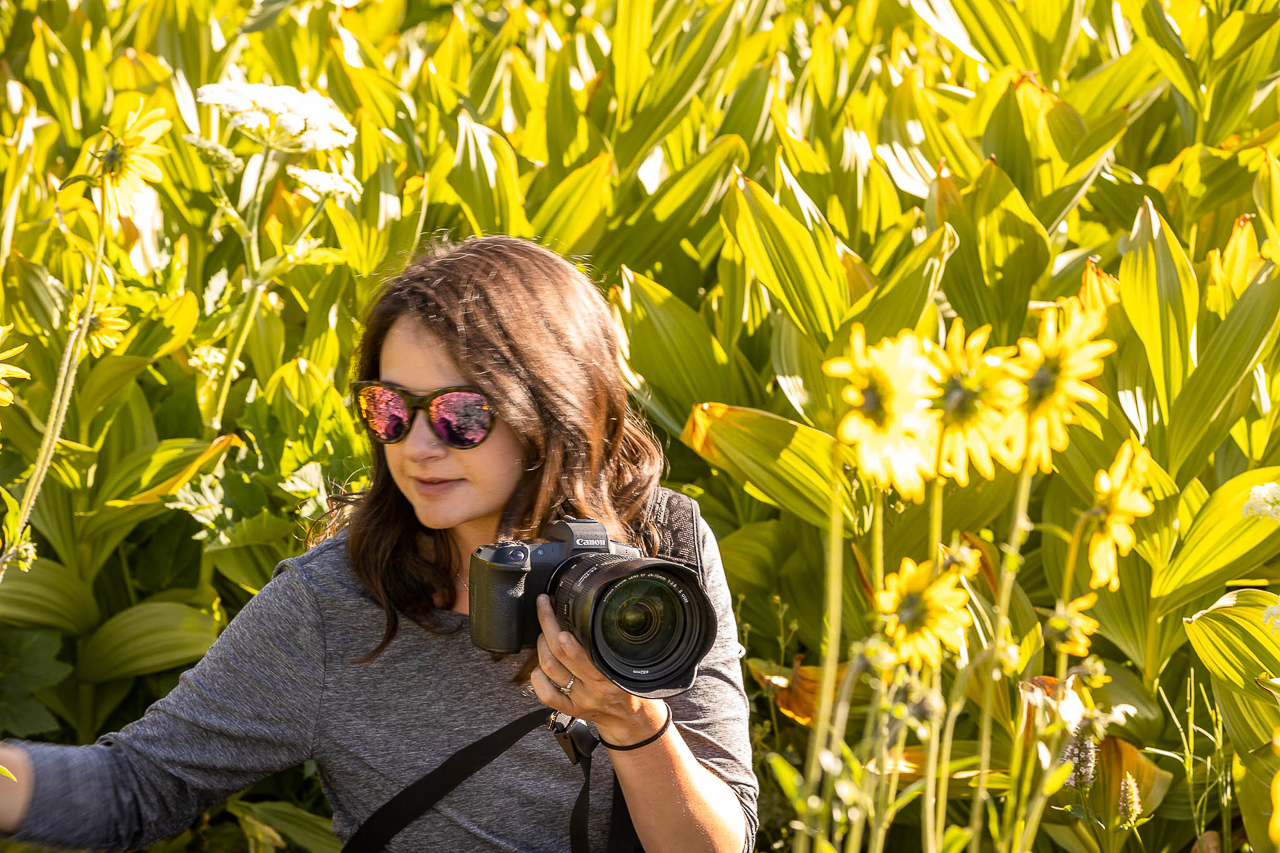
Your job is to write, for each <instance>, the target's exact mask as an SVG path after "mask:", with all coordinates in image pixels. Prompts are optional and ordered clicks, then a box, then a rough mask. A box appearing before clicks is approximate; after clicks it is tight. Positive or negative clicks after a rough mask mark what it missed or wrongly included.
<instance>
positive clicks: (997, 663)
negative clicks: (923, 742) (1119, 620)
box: [969, 465, 1034, 853]
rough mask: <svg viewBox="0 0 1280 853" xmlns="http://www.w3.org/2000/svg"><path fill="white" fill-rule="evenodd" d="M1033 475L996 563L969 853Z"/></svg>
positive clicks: (977, 837) (979, 817) (1021, 491)
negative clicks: (997, 581) (997, 578)
mask: <svg viewBox="0 0 1280 853" xmlns="http://www.w3.org/2000/svg"><path fill="white" fill-rule="evenodd" d="M1033 473H1034V472H1033V471H1032V469H1031V467H1030V465H1028V466H1027V467H1025V468H1023V470H1022V474H1021V475H1020V476H1019V478H1018V495H1017V498H1016V499H1015V502H1014V509H1013V523H1012V526H1011V529H1010V530H1009V542H1008V545H1007V546H1006V547H1005V552H1004V559H1003V560H1001V562H1000V593H999V602H998V603H997V605H996V629H995V634H994V635H993V636H992V638H991V647H990V648H988V649H987V650H986V656H987V658H988V660H989V662H990V666H991V674H990V677H989V678H987V679H986V680H985V681H984V683H983V685H982V715H981V723H980V734H979V746H978V749H979V752H978V787H977V788H976V789H975V790H974V792H973V806H972V808H971V810H970V814H969V831H970V833H971V834H970V836H969V853H979V850H980V849H981V846H982V835H981V833H980V832H979V830H980V829H981V828H982V821H983V816H984V814H985V813H986V801H987V773H988V771H989V770H990V767H991V705H992V704H993V699H994V693H995V686H996V682H997V681H999V680H1000V679H1001V677H1002V676H1003V671H1002V667H1003V660H1002V657H1003V649H1004V647H1005V644H1006V639H1005V635H1006V634H1008V633H1009V602H1010V601H1011V600H1012V599H1013V577H1014V575H1015V574H1017V570H1018V568H1019V565H1018V564H1019V563H1020V562H1021V550H1022V539H1023V536H1024V532H1025V531H1024V527H1025V526H1026V516H1027V504H1028V503H1030V501H1031V477H1032V474H1033Z"/></svg>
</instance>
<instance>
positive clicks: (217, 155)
mask: <svg viewBox="0 0 1280 853" xmlns="http://www.w3.org/2000/svg"><path fill="white" fill-rule="evenodd" d="M182 138H183V139H184V140H185V141H186V143H187V144H188V145H190V146H191V147H193V148H195V149H196V154H197V155H198V156H199V157H200V159H201V160H202V161H203V162H204V164H205V165H206V166H208V167H210V168H212V169H225V170H227V171H229V172H231V173H232V174H236V173H238V172H239V171H240V170H241V169H243V168H244V163H242V162H240V158H239V157H237V156H236V155H235V154H234V153H233V152H232V151H231V149H229V148H226V147H224V146H222V145H219V144H218V143H216V142H214V141H213V140H211V139H205V138H204V137H202V136H196V135H195V134H193V133H187V134H184V135H183V137H182Z"/></svg>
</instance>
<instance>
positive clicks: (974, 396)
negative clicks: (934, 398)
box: [942, 374, 978, 423]
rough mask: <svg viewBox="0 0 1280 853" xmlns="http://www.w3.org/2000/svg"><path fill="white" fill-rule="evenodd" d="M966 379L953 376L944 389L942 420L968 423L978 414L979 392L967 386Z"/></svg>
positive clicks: (961, 376) (958, 375) (960, 376)
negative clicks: (967, 421)
mask: <svg viewBox="0 0 1280 853" xmlns="http://www.w3.org/2000/svg"><path fill="white" fill-rule="evenodd" d="M966 378H967V377H965V376H963V375H960V374H957V375H955V376H952V377H951V379H950V380H949V381H948V382H947V385H946V387H945V388H943V389H942V418H943V420H945V421H947V422H948V423H959V422H962V421H966V420H968V419H969V418H971V417H972V416H973V415H974V414H975V413H976V412H977V409H978V392H977V391H975V390H973V389H971V388H969V387H968V386H967V385H965V379H966Z"/></svg>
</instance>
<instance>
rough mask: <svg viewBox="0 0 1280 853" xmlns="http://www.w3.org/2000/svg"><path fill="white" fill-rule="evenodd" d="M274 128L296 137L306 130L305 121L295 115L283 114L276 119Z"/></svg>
mask: <svg viewBox="0 0 1280 853" xmlns="http://www.w3.org/2000/svg"><path fill="white" fill-rule="evenodd" d="M276 127H277V128H279V130H280V132H281V133H287V134H289V135H290V136H298V135H299V134H301V133H302V132H303V131H304V130H306V129H307V120H306V119H305V118H303V117H302V116H300V115H297V114H296V113H285V114H284V115H282V116H280V117H279V118H278V119H276Z"/></svg>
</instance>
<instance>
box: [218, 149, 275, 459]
mask: <svg viewBox="0 0 1280 853" xmlns="http://www.w3.org/2000/svg"><path fill="white" fill-rule="evenodd" d="M270 164H271V146H270V145H263V147H262V165H261V166H260V167H259V168H258V175H257V178H256V179H255V181H254V187H253V198H252V199H250V201H249V222H248V224H247V226H246V227H247V230H248V232H249V238H248V240H246V241H245V248H246V249H247V250H248V254H249V269H248V272H249V280H250V281H251V282H252V286H251V289H250V296H249V305H248V306H247V307H246V308H245V313H244V317H243V318H242V319H241V322H240V328H239V329H237V330H236V337H235V339H234V340H233V341H232V343H231V349H230V350H229V351H228V352H227V359H226V362H224V364H223V373H222V376H220V377H219V378H218V395H217V398H216V400H215V402H214V405H213V413H212V415H211V416H210V418H209V429H210V431H211V432H212V433H214V434H215V435H216V434H217V433H218V432H220V431H221V430H222V411H223V409H225V408H226V405H227V396H228V395H229V394H230V392H231V381H232V377H234V376H235V371H236V362H237V361H238V360H239V359H240V353H241V352H243V351H244V344H245V341H247V340H248V339H249V332H250V330H252V329H253V324H254V321H255V320H257V318H258V306H259V305H261V304H262V294H263V292H264V291H265V290H266V289H267V287H268V286H269V285H270V281H258V271H259V270H260V269H261V268H262V261H261V258H260V257H259V252H258V224H259V223H258V220H259V217H260V216H261V215H262V191H263V188H264V187H265V186H266V175H267V167H268V166H269V165H270Z"/></svg>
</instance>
